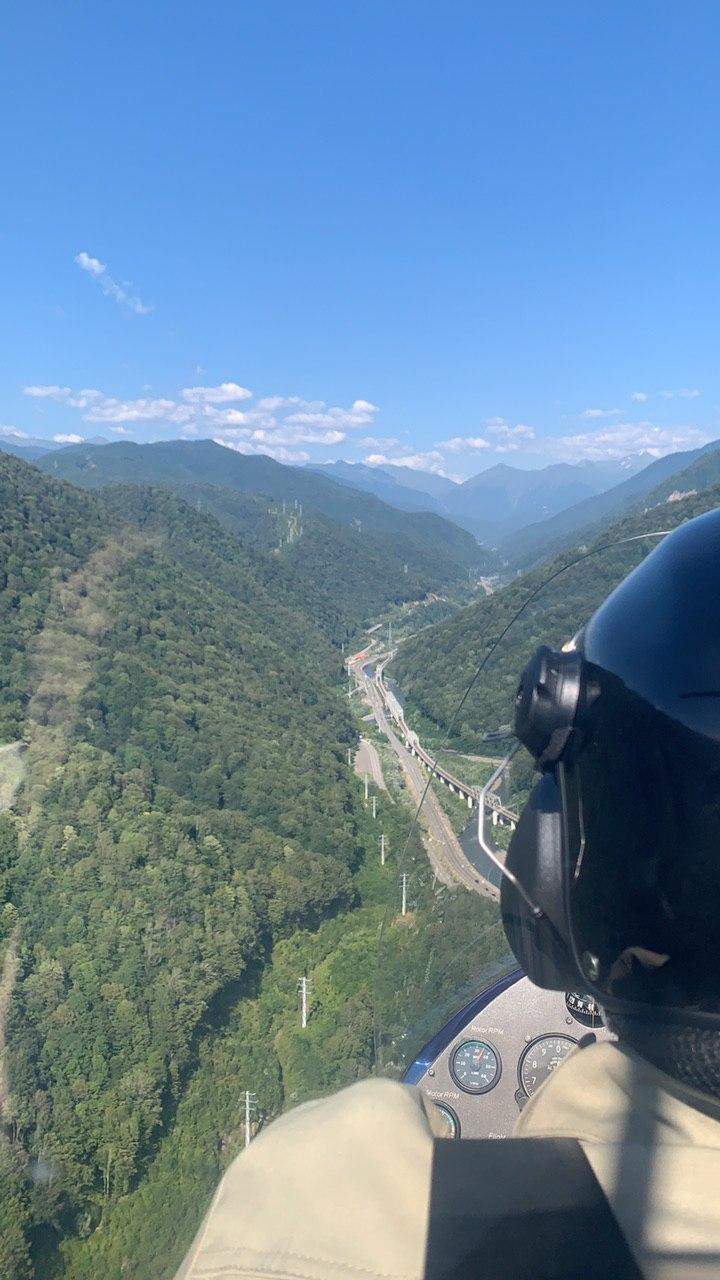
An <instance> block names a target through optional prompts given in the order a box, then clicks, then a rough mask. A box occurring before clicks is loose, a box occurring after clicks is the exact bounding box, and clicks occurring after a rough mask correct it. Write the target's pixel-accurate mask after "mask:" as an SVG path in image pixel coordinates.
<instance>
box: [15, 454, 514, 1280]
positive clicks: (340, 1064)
mask: <svg viewBox="0 0 720 1280" xmlns="http://www.w3.org/2000/svg"><path fill="white" fill-rule="evenodd" d="M0 497H1V498H2V511H3V517H2V531H3V532H2V536H3V539H4V542H3V568H2V577H1V578H0V665H1V669H2V672H3V680H4V683H3V686H2V722H1V728H0V733H1V736H0V750H2V751H3V752H4V754H2V755H0V795H5V796H6V803H9V804H10V807H9V808H7V809H6V810H5V811H4V812H2V813H0V960H1V961H2V966H3V969H2V983H3V989H5V990H6V991H7V996H8V999H6V1000H5V999H4V1000H3V1001H0V1021H1V1023H2V1025H1V1026H0V1047H2V1046H4V1052H3V1053H2V1054H1V1055H0V1106H1V1108H2V1129H1V1130H0V1184H1V1185H0V1193H1V1194H0V1204H2V1208H1V1209H0V1242H1V1244H2V1249H3V1255H2V1262H1V1265H0V1271H1V1272H2V1274H3V1276H5V1274H7V1276H8V1277H9V1278H11V1280H21V1278H22V1280H28V1278H29V1277H35V1280H40V1277H42V1278H43V1280H45V1277H50V1276H53V1277H58V1278H59V1277H63V1278H64V1280H82V1278H84V1277H90V1276H97V1275H100V1274H101V1275H103V1276H107V1277H111V1278H112V1277H117V1280H121V1277H122V1278H123V1280H127V1277H128V1276H130V1277H136V1280H151V1278H152V1280H156V1277H160V1278H162V1277H163V1276H171V1275H172V1274H173V1271H174V1268H175V1266H176V1265H177V1263H178V1261H179V1257H180V1255H181V1254H182V1251H183V1249H184V1248H185V1246H186V1244H187V1242H188V1239H189V1236H190V1235H191V1234H192V1231H193V1230H194V1227H195V1225H196V1224H197V1222H198V1221H199V1219H200V1217H201V1216H202V1212H203V1210H204V1206H205V1203H206V1200H207V1196H208V1195H209V1194H210V1191H211V1188H212V1186H213V1184H214V1182H215V1181H216V1179H217V1177H218V1174H219V1172H220V1171H221V1170H222V1168H223V1167H224V1165H225V1164H226V1163H227V1161H228V1160H229V1159H230V1158H231V1156H232V1155H233V1154H234V1153H235V1152H236V1151H237V1150H238V1146H239V1142H240V1132H241V1114H240V1112H239V1109H238V1107H239V1103H238V1096H239V1090H240V1089H241V1088H242V1087H247V1088H252V1089H253V1090H254V1091H255V1092H256V1093H257V1096H258V1106H259V1107H260V1109H261V1111H262V1113H263V1114H264V1115H266V1116H272V1115H273V1114H275V1113H277V1112H278V1111H279V1110H281V1109H282V1108H283V1107H286V1106H289V1105H293V1104H294V1103H295V1102H297V1101H299V1100H301V1099H302V1098H305V1097H308V1096H311V1095H312V1094H313V1093H317V1092H322V1091H323V1090H327V1089H331V1088H333V1087H337V1086H338V1085H340V1084H344V1083H348V1082H351V1081H352V1080H354V1079H357V1078H359V1077H361V1076H363V1075H366V1074H368V1072H370V1071H371V1070H372V1066H373V1010H374V1007H375V1006H376V1004H377V1001H378V999H379V1000H380V1002H381V1004H382V1002H383V1001H384V1002H385V1003H386V1006H387V1008H386V1010H385V1013H384V1026H386V1027H387V1028H389V1029H390V1030H392V1028H393V1027H397V1023H398V1021H400V1024H401V1025H405V1023H406V1022H408V1021H409V1020H410V1018H411V1016H412V1008H413V1005H414V1001H415V993H416V991H417V989H418V984H426V983H427V982H428V981H429V980H431V981H432V982H434V983H435V984H436V985H437V986H438V992H437V993H436V994H439V993H440V991H441V989H442V974H443V972H444V971H445V969H446V967H447V964H448V962H449V957H450V956H451V955H452V954H453V951H454V948H453V929H452V928H451V927H450V924H449V922H451V921H454V922H455V925H456V926H457V928H458V929H459V930H462V933H463V935H465V934H466V933H467V930H468V921H469V919H470V918H471V917H472V918H475V916H476V914H477V910H478V907H477V904H476V903H475V902H474V901H473V902H472V903H467V899H469V897H470V895H466V894H463V893H459V892H458V893H457V894H453V893H447V894H445V897H444V898H443V897H442V895H441V897H440V899H439V898H438V889H437V886H435V885H434V884H433V877H432V875H431V872H430V869H429V866H428V864H427V860H426V858H425V855H424V852H423V850H422V847H421V846H420V844H419V841H418V840H417V837H411V839H410V841H409V843H408V846H407V860H406V863H405V869H406V872H407V874H408V876H409V893H410V900H411V904H412V912H411V914H410V915H409V916H408V917H407V918H406V919H405V920H404V921H403V922H402V924H401V925H400V924H396V923H395V911H396V909H397V908H393V909H391V910H390V915H389V923H386V928H385V933H384V937H385V963H384V974H385V977H386V981H387V984H388V985H387V987H386V989H385V990H384V991H383V992H380V993H378V991H377V990H376V988H375V976H374V975H375V969H376V959H377V957H376V948H377V939H378V932H379V929H380V926H381V923H382V921H383V920H384V919H386V917H387V912H388V903H389V902H394V901H395V898H396V896H397V888H396V876H397V874H398V867H397V865H396V864H394V863H393V862H392V860H390V861H389V863H388V865H387V866H385V867H383V868H381V867H380V865H379V859H378V856H377V849H378V826H377V824H376V823H374V822H373V821H372V818H371V817H370V813H369V810H368V809H367V808H366V807H365V805H364V803H363V793H362V787H361V786H360V785H359V783H358V781H357V779H356V778H355V777H354V774H353V772H352V770H351V769H350V768H349V767H348V748H352V746H353V744H354V743H355V742H356V740H357V730H356V727H355V724H354V721H353V717H352V711H351V708H350V706H349V703H348V700H347V696H346V694H345V680H344V674H343V667H342V659H341V655H340V653H339V651H338V649H337V648H336V647H334V646H333V645H332V644H331V643H330V640H329V638H328V637H329V635H331V634H332V632H333V628H334V627H335V625H336V623H337V619H338V618H340V619H345V620H346V622H345V625H348V626H350V625H351V621H352V619H353V618H356V617H358V616H360V613H361V611H362V609H364V608H369V607H370V600H369V597H368V598H367V600H366V601H361V603H359V604H358V603H357V602H356V600H353V599H351V597H350V593H349V592H346V591H345V583H344V579H343V574H342V553H341V551H340V552H338V556H337V559H336V560H335V561H333V558H332V555H330V554H329V548H328V539H329V537H330V534H331V533H332V528H333V527H332V526H331V522H328V525H330V528H329V529H328V528H327V527H325V526H323V523H322V518H321V517H317V521H318V523H317V532H316V531H315V529H314V526H313V523H312V521H311V523H310V526H309V528H310V535H309V539H308V543H310V542H311V541H312V540H314V541H315V551H314V555H315V556H316V557H317V560H318V562H320V561H321V560H322V558H323V556H324V563H325V565H326V569H325V578H323V579H320V580H319V581H317V582H313V581H312V580H311V579H310V578H305V577H304V576H303V573H302V572H301V568H300V566H297V565H296V566H294V565H293V560H292V555H293V546H292V541H291V545H290V547H289V548H288V551H287V558H285V557H279V556H277V555H275V554H274V539H275V538H276V536H277V530H278V527H282V528H284V529H287V528H288V513H287V512H286V513H285V515H284V516H283V513H282V511H281V510H280V511H279V512H276V511H269V510H268V508H267V504H266V502H265V500H263V501H262V502H259V501H256V500H248V499H247V498H246V497H244V502H245V517H244V519H245V526H244V528H240V527H238V529H237V530H236V531H235V532H233V531H232V529H231V528H230V527H229V524H227V523H226V524H220V523H218V521H217V520H216V519H215V517H214V516H213V515H211V514H209V513H208V511H207V510H206V509H200V510H199V509H198V506H201V507H202V504H201V503H197V502H195V503H192V504H190V503H188V502H187V501H185V500H184V499H183V498H182V497H181V496H179V495H178V494H176V493H174V492H170V491H168V490H166V489H150V488H144V487H136V486H131V485H127V486H116V487H113V488H110V489H108V490H107V491H105V492H103V493H87V492H83V491H80V490H77V489H74V488H72V487H70V486H68V485H66V484H63V483H61V482H57V481H55V480H51V479H48V478H47V477H45V476H43V475H42V474H41V473H40V472H39V471H37V470H35V469H34V468H33V467H31V466H28V465H27V464H25V463H24V462H22V461H20V460H18V459H14V458H11V457H9V456H7V455H5V456H1V455H0ZM323 538H324V539H325V542H324V543H323ZM377 568H378V572H379V571H380V568H381V566H380V565H378V566H377ZM338 583H339V584H340V585H339V586H338V585H337V584H338ZM9 762H11V763H12V766H13V768H14V769H15V770H16V775H12V774H11V771H10V763H9ZM18 770H19V771H20V772H19V773H18ZM21 775H23V777H24V780H21ZM12 777H15V782H14V783H13V784H12V789H13V790H14V792H15V794H14V797H11V798H10V801H8V800H7V792H8V788H9V787H10V784H11V779H12ZM3 780H4V781H3ZM18 782H20V785H19V787H17V783H18ZM3 785H4V786H5V790H4V791H2V789H1V788H2V786H3ZM381 812H382V822H383V831H384V833H385V835H386V839H387V842H388V848H389V850H391V851H394V852H395V853H396V854H397V852H398V851H399V850H400V849H401V847H403V846H404V845H405V843H406V836H407V824H408V814H407V811H406V808H405V805H404V804H403V803H402V799H401V797H400V798H398V797H392V796H390V795H388V796H386V797H385V799H383V800H381ZM445 899H446V900H447V901H446V904H445ZM439 907H440V908H441V910H440V914H438V909H439ZM446 910H447V913H449V914H447V921H448V926H447V927H443V926H442V915H443V912H445V911H446ZM480 911H481V914H482V913H484V917H483V918H485V916H487V922H488V923H491V922H492V921H493V920H495V918H496V917H495V915H494V911H493V909H492V908H491V907H488V906H487V905H486V904H480ZM468 912H470V915H468ZM453 927H454V926H453ZM429 946H430V951H431V954H432V955H433V956H434V961H433V965H429V961H428V947H429ZM503 947H504V943H503V941H502V937H501V936H497V937H496V936H495V935H494V934H493V939H492V946H491V951H492V953H493V954H494V953H495V951H497V950H498V949H499V950H502V949H503ZM304 972H305V973H309V974H310V975H311V978H312V983H313V1001H314V1009H313V1018H312V1020H311V1023H310V1025H309V1027H308V1028H307V1031H306V1033H304V1034H302V1035H301V1034H300V1032H299V1028H298V1020H297V980H298V977H299V976H300V975H301V974H302V973H304ZM432 975H434V976H432Z"/></svg>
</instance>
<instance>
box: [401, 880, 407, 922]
mask: <svg viewBox="0 0 720 1280" xmlns="http://www.w3.org/2000/svg"><path fill="white" fill-rule="evenodd" d="M400 914H401V915H404V916H406V915H407V875H406V873H405V872H404V871H403V878H402V911H401V913H400Z"/></svg>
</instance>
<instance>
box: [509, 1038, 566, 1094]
mask: <svg viewBox="0 0 720 1280" xmlns="http://www.w3.org/2000/svg"><path fill="white" fill-rule="evenodd" d="M576 1044H577V1040H573V1039H571V1037H570V1036H539V1037H538V1039H537V1040H533V1042H532V1044H529V1045H528V1047H527V1049H526V1050H525V1052H524V1053H523V1055H522V1057H521V1059H520V1063H519V1066H518V1075H519V1077H520V1084H521V1085H522V1087H523V1089H524V1090H525V1093H526V1094H527V1096H528V1098H532V1096H533V1094H535V1093H537V1091H538V1089H539V1088H540V1085H541V1084H544V1082H545V1081H546V1080H547V1079H548V1077H549V1076H551V1075H552V1073H553V1071H554V1070H555V1068H556V1067H559V1066H560V1063H561V1062H562V1061H563V1060H564V1059H565V1058H567V1056H568V1054H569V1053H571V1052H572V1050H573V1049H574V1048H575V1046H576Z"/></svg>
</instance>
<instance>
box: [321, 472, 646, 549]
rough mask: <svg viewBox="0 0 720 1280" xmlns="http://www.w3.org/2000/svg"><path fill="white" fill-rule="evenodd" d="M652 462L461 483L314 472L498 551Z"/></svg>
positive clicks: (426, 475) (485, 475) (409, 475)
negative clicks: (444, 522) (455, 527)
mask: <svg viewBox="0 0 720 1280" xmlns="http://www.w3.org/2000/svg"><path fill="white" fill-rule="evenodd" d="M652 461H653V458H652V455H651V454H649V453H638V454H633V455H628V456H627V457H625V458H621V459H619V460H617V461H614V460H613V461H609V462H578V463H567V462H558V463H551V464H550V465H549V466H546V467H541V468H539V469H537V470H534V471H529V470H525V469H522V468H520V467H513V466H509V465H508V464H507V463H497V464H496V465H495V466H493V467H488V469H487V470H486V471H481V472H480V473H479V474H478V475H475V476H471V477H470V478H469V479H468V480H465V481H463V482H455V481H453V480H450V479H449V478H448V477H445V476H436V475H433V474H431V473H430V472H426V471H416V470H414V469H412V468H410V467H399V466H391V465H386V464H384V465H382V466H373V467H370V466H367V465H365V464H364V463H348V462H332V463H325V464H323V465H321V466H313V467H312V468H311V469H312V470H313V471H315V472H317V473H320V474H322V475H326V476H331V477H332V479H334V480H337V481H339V482H340V483H341V484H345V485H349V486H351V487H352V488H355V489H364V490H365V491H366V492H368V493H373V494H375V496H376V497H379V498H382V499H383V501H385V502H391V503H392V504H393V505H394V506H397V507H399V508H400V509H401V510H407V511H433V512H435V513H436V514H438V515H442V516H445V518H446V519H448V520H453V521H454V522H455V523H456V524H459V525H460V526H461V527H462V528H465V529H468V530H469V531H470V532H471V533H473V534H474V535H475V536H476V537H477V538H479V539H480V541H482V542H486V543H488V544H490V545H499V544H501V542H502V539H503V538H504V537H506V536H508V535H509V534H510V533H511V532H513V531H514V530H516V529H520V528H523V527H524V526H525V525H528V524H531V523H533V522H536V521H540V520H544V519H547V518H549V517H551V516H553V515H555V514H556V513H557V512H559V511H563V510H565V509H566V508H567V507H571V506H574V505H575V504H576V503H578V502H581V501H583V500H585V499H587V498H591V497H594V496H595V495H596V494H600V493H603V492H604V491H605V490H607V489H609V488H611V487H612V486H614V485H617V484H619V483H620V482H622V481H624V480H625V479H627V478H628V477H631V476H634V475H636V474H637V473H639V472H641V471H642V470H643V469H644V468H646V467H647V466H648V464H649V463H651V462H652ZM388 480H389V481H390V484H389V483H388Z"/></svg>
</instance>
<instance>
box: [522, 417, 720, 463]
mask: <svg viewBox="0 0 720 1280" xmlns="http://www.w3.org/2000/svg"><path fill="white" fill-rule="evenodd" d="M712 439H713V436H712V433H709V432H707V431H705V430H703V429H702V428H700V427H696V426H693V425H691V424H690V425H682V426H675V427H658V426H655V425H654V424H653V423H652V422H622V423H617V425H614V426H612V427H601V428H598V430H597V431H584V432H579V433H578V434H577V435H568V436H554V437H547V438H546V439H545V440H543V442H542V445H543V453H545V454H546V455H548V456H550V457H555V458H557V459H560V460H562V461H563V462H583V461H585V460H589V461H604V460H607V459H613V458H624V457H626V455H627V454H632V453H642V452H647V453H651V454H652V455H653V457H655V458H661V457H663V456H664V455H665V454H666V453H674V452H676V451H677V450H678V449H696V448H698V447H699V446H700V445H703V444H707V443H708V442H709V441H710V440H712Z"/></svg>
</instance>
